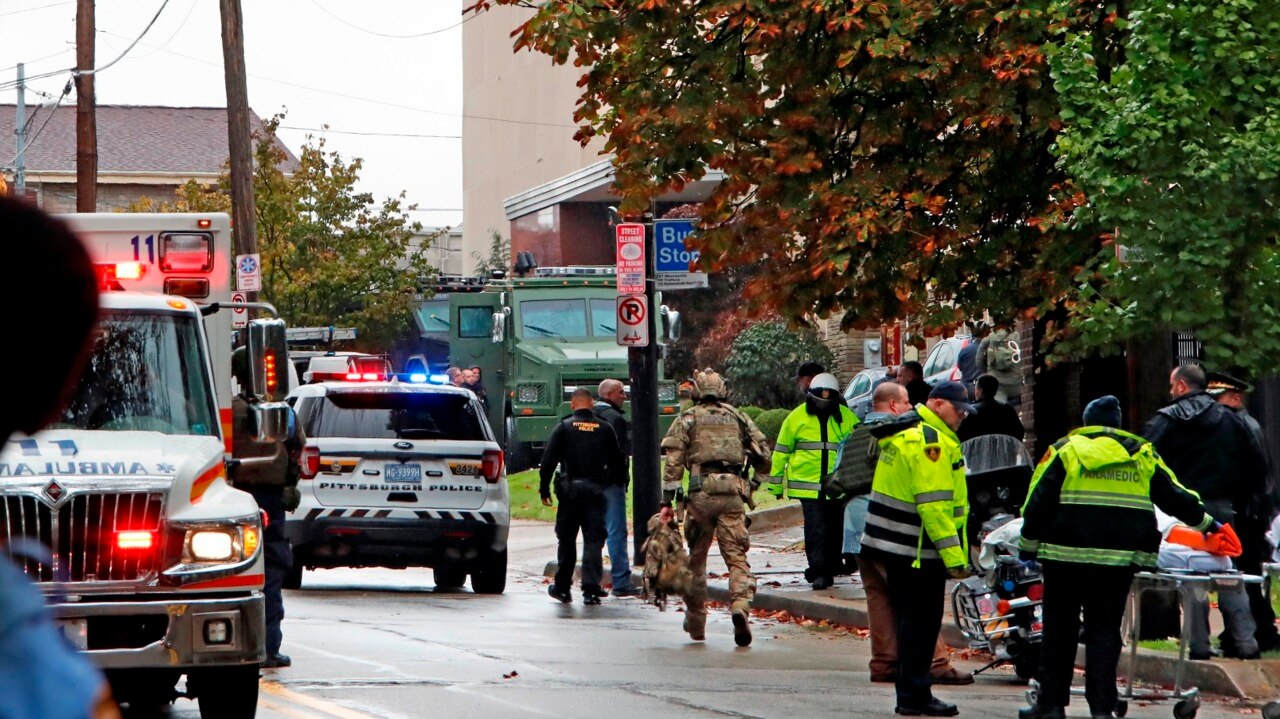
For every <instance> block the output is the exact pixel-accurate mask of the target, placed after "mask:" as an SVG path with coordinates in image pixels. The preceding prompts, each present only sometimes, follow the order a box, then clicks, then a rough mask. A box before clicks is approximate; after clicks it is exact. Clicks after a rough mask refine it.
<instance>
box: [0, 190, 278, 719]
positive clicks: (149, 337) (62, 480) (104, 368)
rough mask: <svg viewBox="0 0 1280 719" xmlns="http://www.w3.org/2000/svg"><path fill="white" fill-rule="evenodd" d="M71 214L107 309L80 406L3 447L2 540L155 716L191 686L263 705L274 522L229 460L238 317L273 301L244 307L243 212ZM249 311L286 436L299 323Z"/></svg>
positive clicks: (266, 434) (252, 338)
mask: <svg viewBox="0 0 1280 719" xmlns="http://www.w3.org/2000/svg"><path fill="white" fill-rule="evenodd" d="M62 219H64V220H66V221H67V222H68V223H69V224H70V225H71V226H72V228H73V229H74V230H75V231H76V232H77V234H78V235H79V236H80V238H81V239H82V240H83V241H84V243H85V245H86V247H87V248H88V250H89V253H90V255H91V257H92V259H93V261H94V263H95V265H96V267H97V270H98V277H99V288H100V290H101V294H100V297H101V300H100V305H101V315H102V317H101V322H100V325H99V327H98V328H97V329H96V331H95V336H94V338H93V348H92V355H91V356H90V358H89V361H88V364H87V366H86V368H85V371H84V374H83V376H82V377H81V378H80V380H79V383H78V385H77V386H76V389H75V390H74V392H73V394H72V397H71V400H70V403H69V405H68V407H67V409H66V410H65V412H64V413H63V415H62V416H61V417H59V418H58V419H57V420H56V421H55V422H54V423H53V424H52V425H51V426H50V427H49V428H48V429H47V430H45V431H43V432H41V433H39V434H37V435H36V436H33V437H24V436H17V437H14V438H13V439H12V440H11V441H10V442H9V443H8V444H7V446H5V447H4V448H3V451H2V452H0V532H4V535H3V538H2V540H0V541H4V542H5V546H6V547H7V548H8V550H9V552H10V553H11V555H12V556H13V559H14V561H15V562H17V564H18V565H19V566H20V567H21V568H22V569H23V570H24V571H25V572H26V574H27V576H28V577H30V579H31V580H32V581H34V582H36V583H37V584H38V586H40V587H41V588H42V589H43V590H44V592H45V594H46V596H47V597H48V598H49V601H50V604H51V606H52V607H53V609H54V611H55V613H56V615H57V618H58V621H59V623H60V625H61V628H62V630H63V633H64V634H65V635H66V636H67V638H68V639H69V640H70V641H71V642H72V643H73V644H74V645H75V646H76V647H77V648H79V649H80V650H82V651H84V652H86V653H87V654H88V656H89V657H91V658H92V659H93V660H94V661H95V662H96V663H97V664H98V666H100V667H102V669H103V670H104V671H105V673H106V675H107V678H108V680H109V681H110V683H111V686H112V690H113V692H114V694H115V697H116V699H117V700H119V701H120V702H122V703H127V704H129V705H130V706H131V708H132V709H134V710H139V709H141V710H142V711H143V712H145V711H147V710H149V709H158V708H159V707H161V706H163V705H166V704H168V703H170V702H172V701H173V700H174V699H175V698H177V697H178V696H182V695H185V696H188V697H192V698H194V699H196V700H197V701H198V703H199V708H200V714H201V716H202V717H206V718H211V717H222V718H233V719H234V718H237V717H253V716H254V714H255V707H256V704H257V694H258V669H259V664H260V663H261V662H262V661H263V659H264V649H263V639H264V631H265V630H264V625H265V621H264V612H263V597H262V586H263V571H264V563H263V549H262V541H263V518H262V513H261V512H260V510H259V509H258V506H257V504H256V503H255V502H254V500H253V498H252V497H251V496H250V495H248V494H246V493H244V492H241V491H239V490H236V489H233V488H232V487H231V486H230V485H229V484H228V483H227V468H228V466H232V465H233V463H235V462H237V460H236V459H234V458H232V457H231V451H230V450H231V437H230V433H231V427H230V422H231V399H232V387H231V350H232V347H231V335H232V326H233V324H237V322H236V320H237V318H243V317H245V316H246V315H245V314H242V313H240V312H237V310H242V311H244V312H247V311H250V310H252V309H255V308H253V307H248V306H245V305H243V304H237V303H235V302H233V292H232V276H233V272H232V266H231V264H232V244H231V222H230V218H229V217H228V216H227V215H225V214H79V215H69V216H66V217H64V218H62ZM245 324H247V325H248V327H247V330H246V331H247V335H248V352H249V357H250V363H251V367H252V375H253V378H252V381H251V382H250V384H251V385H253V387H252V388H251V390H252V392H253V394H255V395H256V396H257V398H258V400H259V401H258V402H257V403H255V404H254V405H253V410H252V411H254V412H255V416H256V419H257V421H258V422H257V427H258V436H257V437H256V439H257V440H258V441H262V442H269V441H276V440H277V439H279V438H280V437H281V435H282V434H283V432H284V428H285V423H286V422H287V412H288V409H287V405H285V404H283V402H282V400H283V399H284V396H285V394H286V393H287V391H288V386H287V380H282V379H281V378H282V377H286V376H287V375H286V374H285V372H284V365H285V364H286V363H287V361H288V360H287V356H288V355H287V349H286V345H285V339H284V337H285V329H284V324H283V322H281V321H280V320H278V319H261V320H259V319H255V320H252V321H249V322H245ZM277 363H279V365H280V369H279V374H277ZM245 461H251V460H245ZM184 677H185V683H181V684H180V682H181V681H182V679H183V678H184ZM180 686H181V687H183V689H182V693H181V694H180V693H179V687H180Z"/></svg>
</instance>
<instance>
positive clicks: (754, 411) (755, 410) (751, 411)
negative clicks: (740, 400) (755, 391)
mask: <svg viewBox="0 0 1280 719" xmlns="http://www.w3.org/2000/svg"><path fill="white" fill-rule="evenodd" d="M738 411H739V412H741V413H743V414H745V415H746V416H748V417H750V418H751V421H752V422H754V421H755V419H756V417H759V416H760V413H761V412H763V411H764V410H763V409H761V408H760V407H754V406H750V405H749V406H746V407H739V408H738Z"/></svg>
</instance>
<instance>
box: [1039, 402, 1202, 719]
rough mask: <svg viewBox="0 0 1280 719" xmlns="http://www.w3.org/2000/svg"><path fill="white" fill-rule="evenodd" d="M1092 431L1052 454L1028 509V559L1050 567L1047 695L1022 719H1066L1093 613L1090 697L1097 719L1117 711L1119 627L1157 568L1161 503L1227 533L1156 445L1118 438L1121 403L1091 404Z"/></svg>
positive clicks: (1044, 653)
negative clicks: (1132, 595)
mask: <svg viewBox="0 0 1280 719" xmlns="http://www.w3.org/2000/svg"><path fill="white" fill-rule="evenodd" d="M1084 421H1085V424H1086V425H1087V426H1085V427H1081V428H1080V429H1077V430H1075V431H1074V432H1072V433H1071V434H1069V435H1067V436H1066V437H1065V438H1063V439H1061V440H1059V441H1058V442H1057V443H1056V444H1054V445H1053V447H1051V448H1050V449H1049V452H1048V453H1047V454H1046V455H1045V458H1044V460H1043V461H1041V463H1040V465H1039V466H1038V467H1036V471H1035V474H1034V475H1033V476H1032V478H1031V491H1030V494H1029V496H1028V497H1027V503H1026V505H1025V506H1024V507H1023V508H1022V515H1023V525H1022V540H1021V549H1022V556H1023V558H1024V559H1033V558H1038V559H1039V561H1040V562H1041V564H1043V565H1044V589H1045V594H1044V634H1043V647H1042V649H1041V655H1040V658H1041V661H1040V673H1039V677H1038V679H1039V682H1040V696H1039V700H1038V702H1037V704H1036V706H1034V707H1030V708H1028V709H1023V710H1021V711H1020V712H1019V717H1020V719H1061V718H1062V717H1065V716H1066V714H1065V707H1066V706H1067V702H1068V700H1069V697H1070V689H1071V677H1072V672H1073V670H1074V667H1075V657H1076V645H1077V644H1078V643H1079V641H1080V637H1081V634H1080V613H1081V610H1083V612H1084V634H1083V641H1084V643H1085V652H1086V665H1087V670H1086V674H1085V698H1086V699H1087V700H1088V702H1089V712H1090V714H1091V715H1092V716H1093V717H1095V718H1098V717H1111V716H1114V715H1113V712H1114V711H1115V708H1116V700H1117V698H1118V697H1117V691H1116V666H1117V664H1118V662H1119V660H1120V646H1121V638H1120V622H1121V619H1122V618H1123V617H1124V609H1125V604H1126V603H1127V600H1128V597H1129V587H1130V585H1131V584H1132V583H1133V575H1134V573H1135V571H1136V570H1137V569H1138V568H1153V567H1155V566H1156V556H1157V553H1158V552H1159V549H1160V532H1159V530H1158V529H1156V518H1155V512H1154V510H1153V509H1152V505H1153V504H1154V505H1155V506H1156V507H1159V508H1160V509H1161V511H1163V512H1165V513H1167V514H1170V515H1172V516H1174V517H1176V518H1178V519H1179V520H1180V521H1182V522H1183V523H1184V524H1187V525H1190V526H1192V527H1194V528H1196V529H1199V530H1201V531H1205V530H1209V531H1217V530H1219V529H1220V528H1221V526H1222V525H1219V524H1218V523H1217V522H1216V521H1214V519H1213V518H1212V517H1210V516H1209V515H1208V514H1207V513H1206V512H1205V508H1204V505H1202V504H1201V503H1200V499H1199V498H1198V497H1197V496H1196V495H1195V494H1193V493H1192V492H1190V491H1188V490H1187V489H1185V488H1183V486H1182V485H1181V484H1179V483H1178V480H1177V479H1176V478H1175V477H1174V475H1173V472H1172V471H1171V470H1170V469H1169V467H1168V466H1167V465H1166V464H1165V463H1164V460H1162V459H1161V458H1160V456H1159V455H1158V454H1156V451H1155V448H1154V447H1153V446H1152V444H1151V443H1150V442H1148V441H1147V440H1145V439H1143V438H1141V437H1139V436H1137V435H1133V434H1130V433H1128V432H1125V431H1123V430H1120V429H1118V427H1119V426H1120V402H1119V400H1117V399H1116V398H1115V397H1112V396H1110V395H1108V396H1105V397H1101V398H1099V399H1096V400H1094V401H1093V402H1090V403H1089V404H1088V406H1087V407H1086V408H1085V411H1084Z"/></svg>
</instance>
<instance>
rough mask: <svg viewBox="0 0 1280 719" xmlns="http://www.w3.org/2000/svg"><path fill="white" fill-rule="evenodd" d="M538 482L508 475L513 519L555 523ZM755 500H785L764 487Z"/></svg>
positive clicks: (531, 475)
mask: <svg viewBox="0 0 1280 719" xmlns="http://www.w3.org/2000/svg"><path fill="white" fill-rule="evenodd" d="M538 481H539V480H538V470H536V469H529V470H525V471H523V472H517V473H515V474H509V475H507V487H508V488H509V489H510V491H511V518H512V519H532V520H535V521H538V522H554V521H555V520H556V510H555V508H554V507H544V506H542V499H541V497H539V496H538ZM755 500H756V509H763V508H765V507H771V506H775V505H778V504H782V503H783V500H780V499H776V498H774V496H773V495H772V494H769V492H768V490H766V489H764V488H763V487H761V488H760V490H759V491H757V492H756V494H755ZM795 501H796V500H794V499H791V500H786V502H787V503H792V502H795ZM627 518H628V519H630V518H631V489H630V487H628V488H627Z"/></svg>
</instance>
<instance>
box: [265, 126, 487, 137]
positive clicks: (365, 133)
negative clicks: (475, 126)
mask: <svg viewBox="0 0 1280 719" xmlns="http://www.w3.org/2000/svg"><path fill="white" fill-rule="evenodd" d="M280 129H281V130H305V131H307V132H319V133H332V134H334V135H363V136H368V137H422V138H431V139H441V140H461V139H462V135H428V134H424V133H418V132H375V131H365V130H335V129H333V128H332V127H298V126H297V125H281V126H280Z"/></svg>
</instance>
